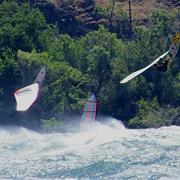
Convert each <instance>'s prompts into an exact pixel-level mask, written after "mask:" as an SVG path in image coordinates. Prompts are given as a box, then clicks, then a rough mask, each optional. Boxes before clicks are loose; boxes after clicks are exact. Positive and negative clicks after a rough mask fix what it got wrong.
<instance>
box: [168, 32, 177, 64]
mask: <svg viewBox="0 0 180 180" xmlns="http://www.w3.org/2000/svg"><path fill="white" fill-rule="evenodd" d="M179 44H180V33H179V32H176V34H175V36H174V37H173V38H172V43H171V46H170V48H169V52H170V54H171V56H172V58H171V59H172V60H171V61H173V60H174V58H175V57H176V55H177V53H178V49H179Z"/></svg>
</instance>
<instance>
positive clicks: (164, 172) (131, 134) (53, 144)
mask: <svg viewBox="0 0 180 180" xmlns="http://www.w3.org/2000/svg"><path fill="white" fill-rule="evenodd" d="M0 179H98V180H101V179H107V180H111V179H118V180H119V179H132V180H134V179H138V180H139V179H143V180H144V179H177V180H178V179H180V127H176V126H172V127H162V128H160V129H147V130H129V129H126V128H124V126H123V125H122V124H121V123H120V122H118V121H116V120H113V119H109V120H108V121H107V122H106V123H104V124H102V123H98V122H97V123H95V124H93V125H92V126H91V127H89V128H88V129H87V128H80V129H78V128H77V129H76V130H73V132H71V131H69V132H66V133H54V134H40V133H36V132H33V131H30V130H28V129H25V128H21V127H14V128H13V127H11V128H0Z"/></svg>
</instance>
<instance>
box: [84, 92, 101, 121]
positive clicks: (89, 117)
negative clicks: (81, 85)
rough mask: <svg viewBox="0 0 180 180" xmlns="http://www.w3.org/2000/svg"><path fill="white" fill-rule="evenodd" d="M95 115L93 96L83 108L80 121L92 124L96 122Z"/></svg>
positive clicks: (95, 100) (95, 102) (94, 99)
mask: <svg viewBox="0 0 180 180" xmlns="http://www.w3.org/2000/svg"><path fill="white" fill-rule="evenodd" d="M96 113H97V99H96V96H95V95H92V96H91V97H89V98H88V99H87V101H86V104H85V106H84V111H83V115H82V121H85V122H92V121H95V120H96Z"/></svg>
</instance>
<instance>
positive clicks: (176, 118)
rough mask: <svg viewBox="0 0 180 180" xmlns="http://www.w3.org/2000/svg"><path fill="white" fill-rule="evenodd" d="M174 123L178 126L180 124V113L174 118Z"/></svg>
mask: <svg viewBox="0 0 180 180" xmlns="http://www.w3.org/2000/svg"><path fill="white" fill-rule="evenodd" d="M172 124H173V125H176V126H180V115H177V116H176V117H174V118H173V120H172Z"/></svg>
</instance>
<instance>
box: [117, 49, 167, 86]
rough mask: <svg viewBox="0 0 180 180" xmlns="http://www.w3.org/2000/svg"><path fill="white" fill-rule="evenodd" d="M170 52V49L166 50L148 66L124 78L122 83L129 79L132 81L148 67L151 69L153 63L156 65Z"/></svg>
mask: <svg viewBox="0 0 180 180" xmlns="http://www.w3.org/2000/svg"><path fill="white" fill-rule="evenodd" d="M168 53H169V51H167V52H165V53H164V54H163V55H161V56H159V57H158V58H157V59H155V60H154V61H153V62H152V63H151V64H149V65H148V66H146V67H144V68H142V69H140V70H138V71H135V72H133V73H131V74H130V75H129V76H127V77H126V78H124V79H123V80H122V81H121V82H120V83H127V82H128V81H130V80H131V79H133V78H135V77H136V76H138V75H139V74H141V73H143V72H144V71H146V70H147V69H149V68H150V67H152V66H153V65H155V64H156V63H157V62H158V61H160V60H161V59H162V58H164V57H165V56H166V55H167V54H168Z"/></svg>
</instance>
